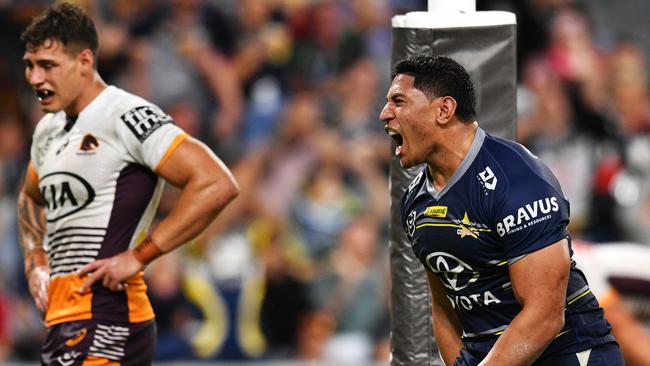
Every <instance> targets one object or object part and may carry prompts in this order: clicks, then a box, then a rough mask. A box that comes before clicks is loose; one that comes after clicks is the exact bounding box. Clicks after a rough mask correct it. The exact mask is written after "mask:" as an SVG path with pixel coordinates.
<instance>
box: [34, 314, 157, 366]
mask: <svg viewBox="0 0 650 366" xmlns="http://www.w3.org/2000/svg"><path fill="white" fill-rule="evenodd" d="M155 350H156V323H155V322H154V321H153V320H149V321H146V322H142V323H127V324H118V323H111V322H108V321H102V320H94V319H91V320H81V321H75V322H69V323H61V324H56V325H54V326H52V327H51V328H50V329H49V331H48V334H47V338H45V343H43V349H42V352H41V364H42V365H47V366H81V365H93V366H95V365H137V366H140V365H142V366H145V365H151V362H152V361H153V355H154V352H155Z"/></svg>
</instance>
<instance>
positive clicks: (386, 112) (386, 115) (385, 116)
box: [379, 103, 395, 122]
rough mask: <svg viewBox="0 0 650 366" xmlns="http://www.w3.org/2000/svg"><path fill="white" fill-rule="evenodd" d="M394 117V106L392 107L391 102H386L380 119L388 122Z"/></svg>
mask: <svg viewBox="0 0 650 366" xmlns="http://www.w3.org/2000/svg"><path fill="white" fill-rule="evenodd" d="M393 118H395V113H394V111H393V108H392V107H391V105H390V103H386V105H384V108H383V109H382V110H381V113H380V114H379V119H380V120H382V121H384V122H388V121H390V120H391V119H393Z"/></svg>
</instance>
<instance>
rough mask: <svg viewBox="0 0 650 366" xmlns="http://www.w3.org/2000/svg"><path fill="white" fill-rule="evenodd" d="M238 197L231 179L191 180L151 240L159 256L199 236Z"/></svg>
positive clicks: (234, 183)
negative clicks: (160, 253)
mask: <svg viewBox="0 0 650 366" xmlns="http://www.w3.org/2000/svg"><path fill="white" fill-rule="evenodd" d="M238 193H239V188H238V186H237V183H236V182H235V181H234V179H233V178H232V176H230V175H229V174H226V173H225V172H223V173H222V174H219V175H218V177H216V178H195V179H191V180H190V181H189V182H188V183H187V184H186V185H185V187H183V190H182V192H181V195H180V197H179V199H178V201H177V203H176V205H175V206H174V208H173V209H172V211H171V212H170V213H169V216H167V217H166V218H165V219H163V220H162V221H161V222H160V225H158V227H157V228H156V229H155V230H154V231H153V233H152V234H151V237H152V239H153V241H154V242H155V243H156V245H157V246H158V247H159V248H160V250H161V251H162V252H169V251H171V250H173V249H174V248H176V247H178V246H179V245H181V244H183V243H185V242H188V241H189V240H191V239H193V238H194V237H196V236H197V235H198V234H200V233H201V232H202V231H203V230H204V229H205V228H206V227H207V226H208V225H209V224H210V223H211V222H212V221H213V220H214V219H215V218H216V217H217V215H218V214H219V212H221V211H222V210H223V209H224V208H225V207H226V206H227V205H228V203H230V202H231V201H232V200H233V199H234V198H235V197H236V196H237V194H238Z"/></svg>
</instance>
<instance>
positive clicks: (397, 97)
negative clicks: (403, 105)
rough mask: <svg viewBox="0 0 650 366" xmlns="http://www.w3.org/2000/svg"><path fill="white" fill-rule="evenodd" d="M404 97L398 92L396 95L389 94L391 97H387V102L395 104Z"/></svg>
mask: <svg viewBox="0 0 650 366" xmlns="http://www.w3.org/2000/svg"><path fill="white" fill-rule="evenodd" d="M402 97H404V94H403V93H401V92H396V93H394V94H389V95H388V96H387V97H386V100H387V101H389V102H391V101H392V102H395V101H396V100H397V99H399V98H402Z"/></svg>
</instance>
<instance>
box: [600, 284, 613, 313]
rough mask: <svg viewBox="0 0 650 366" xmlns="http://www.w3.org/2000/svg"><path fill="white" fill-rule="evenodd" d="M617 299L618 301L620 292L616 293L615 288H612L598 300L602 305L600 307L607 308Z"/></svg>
mask: <svg viewBox="0 0 650 366" xmlns="http://www.w3.org/2000/svg"><path fill="white" fill-rule="evenodd" d="M616 299H618V292H616V290H615V289H614V288H613V287H610V288H609V290H608V291H607V292H606V293H605V294H604V295H603V296H602V297H601V298H599V299H598V303H600V307H602V308H606V307H608V306H610V305H611V304H612V302H613V301H614V300H616Z"/></svg>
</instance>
